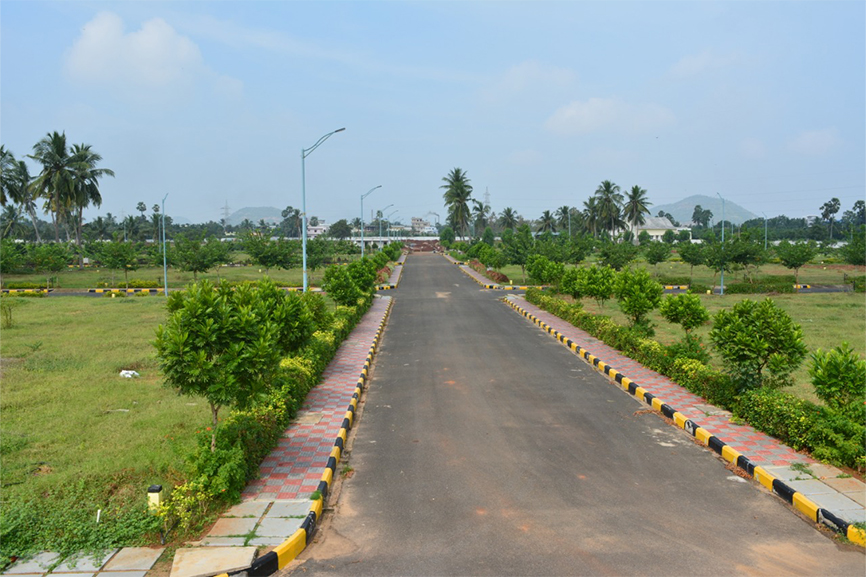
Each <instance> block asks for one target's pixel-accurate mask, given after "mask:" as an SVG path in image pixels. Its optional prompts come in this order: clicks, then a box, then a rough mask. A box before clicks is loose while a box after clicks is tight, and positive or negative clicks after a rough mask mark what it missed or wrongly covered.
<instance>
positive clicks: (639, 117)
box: [544, 98, 676, 134]
mask: <svg viewBox="0 0 866 577" xmlns="http://www.w3.org/2000/svg"><path fill="white" fill-rule="evenodd" d="M675 120H676V118H675V116H674V113H673V112H671V111H670V110H669V109H667V108H665V107H664V106H660V105H658V104H629V103H627V102H624V101H622V100H620V99H618V98H590V99H588V100H585V101H578V100H575V101H574V102H571V103H569V104H567V105H565V106H563V107H561V108H559V109H558V110H557V111H556V112H554V113H553V115H551V117H550V118H548V119H547V121H546V122H545V123H544V126H545V128H547V129H548V130H550V131H551V132H556V133H559V134H586V133H589V132H598V131H601V130H613V131H616V132H625V133H639V132H647V131H649V130H653V129H656V128H661V127H664V126H667V125H669V124H671V123H673V122H674V121H675Z"/></svg>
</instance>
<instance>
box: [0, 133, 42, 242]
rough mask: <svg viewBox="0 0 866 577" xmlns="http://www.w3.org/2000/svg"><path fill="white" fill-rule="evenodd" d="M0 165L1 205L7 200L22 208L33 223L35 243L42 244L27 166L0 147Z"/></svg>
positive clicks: (33, 192) (33, 191) (33, 190)
mask: <svg viewBox="0 0 866 577" xmlns="http://www.w3.org/2000/svg"><path fill="white" fill-rule="evenodd" d="M0 164H2V168H0V191H2V200H3V202H2V204H3V205H5V204H6V201H7V199H8V200H11V201H12V202H14V203H16V204H18V205H19V206H20V207H22V208H23V209H24V210H25V211H26V212H27V214H28V216H30V222H32V223H33V232H34V234H35V235H36V242H42V238H41V236H40V234H39V225H38V224H37V218H36V204H35V203H34V194H35V189H34V188H33V186H31V181H32V179H31V178H30V171H29V169H28V168H27V164H26V163H25V162H24V161H23V160H15V157H14V156H13V155H12V152H10V151H9V150H7V149H6V148H5V147H3V146H2V145H0Z"/></svg>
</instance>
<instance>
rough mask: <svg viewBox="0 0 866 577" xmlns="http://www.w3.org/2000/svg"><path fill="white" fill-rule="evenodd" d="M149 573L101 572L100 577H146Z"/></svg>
mask: <svg viewBox="0 0 866 577" xmlns="http://www.w3.org/2000/svg"><path fill="white" fill-rule="evenodd" d="M145 575H147V571H100V572H99V577H144V576H145Z"/></svg>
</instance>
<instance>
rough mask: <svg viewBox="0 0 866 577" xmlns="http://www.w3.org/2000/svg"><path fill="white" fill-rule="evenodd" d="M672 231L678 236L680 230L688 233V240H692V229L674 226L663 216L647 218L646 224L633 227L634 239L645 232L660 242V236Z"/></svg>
mask: <svg viewBox="0 0 866 577" xmlns="http://www.w3.org/2000/svg"><path fill="white" fill-rule="evenodd" d="M669 230H672V231H674V234H679V232H680V231H682V230H687V231H689V239H691V238H692V229H691V228H689V227H687V226H674V225H673V224H671V221H670V220H668V218H667V217H665V216H648V217H646V222H644V223H643V224H639V225H638V226H636V227H635V230H634V234H635V238H637V237H639V236H640V234H641V233H642V232H646V233H647V234H648V235H650V238H651V239H653V240H661V239H662V236H664V234H665V233H666V232H667V231H669Z"/></svg>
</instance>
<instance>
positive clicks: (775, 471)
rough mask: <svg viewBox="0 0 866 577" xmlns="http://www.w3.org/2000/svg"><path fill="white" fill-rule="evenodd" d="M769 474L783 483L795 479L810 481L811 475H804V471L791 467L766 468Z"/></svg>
mask: <svg viewBox="0 0 866 577" xmlns="http://www.w3.org/2000/svg"><path fill="white" fill-rule="evenodd" d="M764 470H766V471H767V472H768V473H769V474H771V475H773V476H774V477H776V478H777V479H782V480H783V481H792V480H794V479H809V475H807V474H806V473H803V472H802V471H796V470H794V469H792V468H791V467H783V466H769V467H764Z"/></svg>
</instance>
